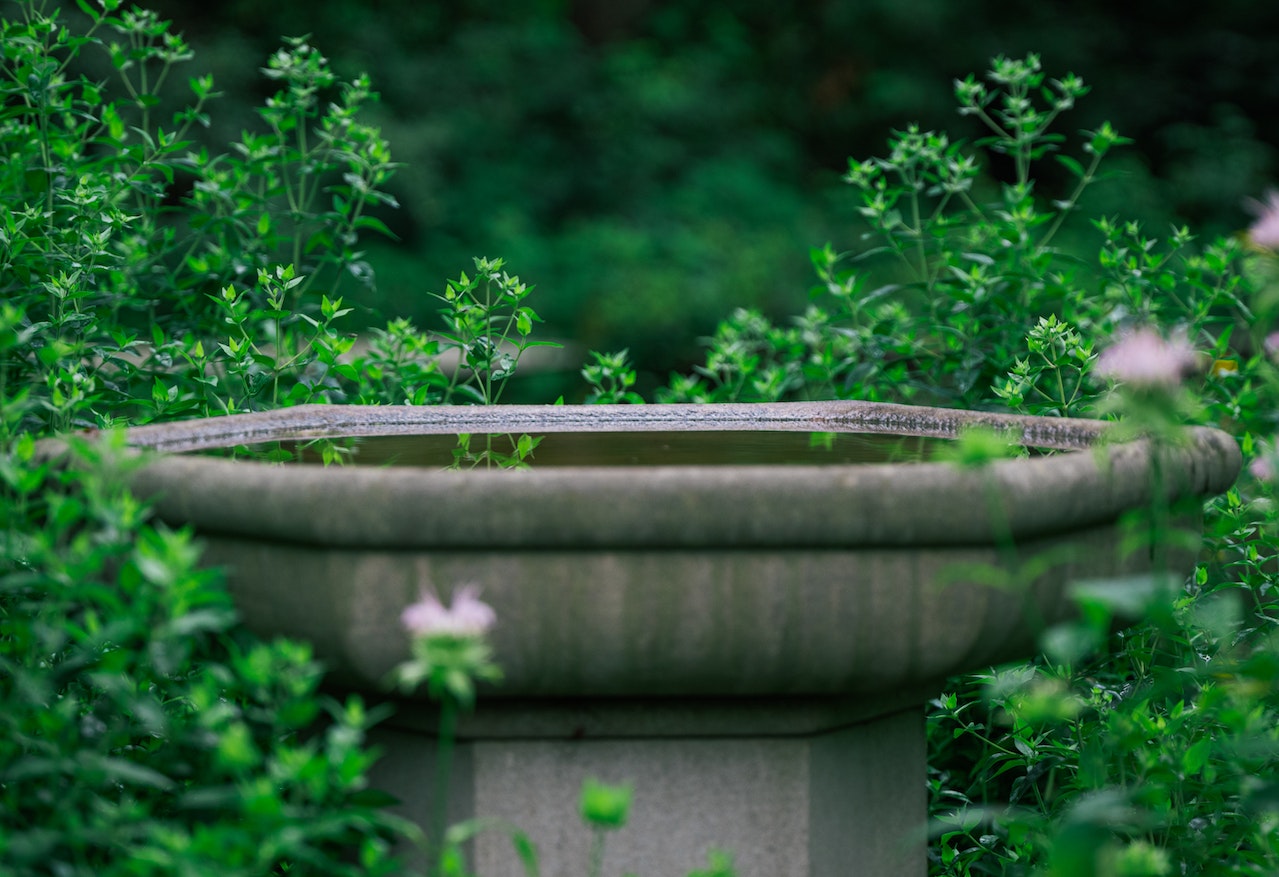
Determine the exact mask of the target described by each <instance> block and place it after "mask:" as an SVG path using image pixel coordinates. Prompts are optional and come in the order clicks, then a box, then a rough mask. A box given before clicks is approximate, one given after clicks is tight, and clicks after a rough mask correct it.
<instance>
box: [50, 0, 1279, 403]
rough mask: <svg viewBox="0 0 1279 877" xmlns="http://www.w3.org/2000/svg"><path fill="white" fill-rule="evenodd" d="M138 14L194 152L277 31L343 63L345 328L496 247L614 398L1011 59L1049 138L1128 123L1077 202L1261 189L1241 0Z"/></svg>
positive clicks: (738, 302) (773, 274) (1234, 204)
mask: <svg viewBox="0 0 1279 877" xmlns="http://www.w3.org/2000/svg"><path fill="white" fill-rule="evenodd" d="M67 5H69V6H70V5H72V4H70V3H68V4H67ZM145 5H147V6H148V7H150V8H154V9H156V10H157V11H158V12H160V13H161V15H162V16H163V17H165V18H169V19H172V20H173V21H174V23H175V26H176V29H177V30H178V31H180V32H182V33H183V34H184V35H185V36H186V38H187V40H188V42H190V43H191V45H192V47H193V49H194V50H195V52H196V58H197V60H196V61H195V62H194V64H193V65H189V66H190V67H191V68H192V69H190V70H189V71H188V72H189V75H196V74H197V73H202V72H205V71H212V72H214V73H215V75H216V79H217V83H218V86H219V88H220V90H221V91H223V92H224V93H225V96H224V97H223V99H222V101H221V105H220V106H219V107H218V110H217V112H216V113H214V116H215V118H216V119H217V120H218V121H217V123H216V124H218V125H221V126H223V127H222V128H219V129H216V130H212V131H210V132H209V136H210V137H211V138H213V141H214V142H217V143H222V144H225V143H228V142H230V141H233V140H236V139H238V138H239V134H240V130H241V129H243V128H248V129H253V128H255V127H256V123H255V118H254V111H253V107H255V106H258V105H260V103H261V101H262V100H263V99H264V98H265V97H267V96H268V95H269V94H270V93H271V91H272V90H273V88H274V84H273V83H271V82H268V81H267V80H265V79H264V78H263V77H262V76H261V73H260V71H259V68H261V67H262V66H263V65H264V63H265V60H266V58H267V57H268V56H269V55H270V54H271V53H272V52H274V51H275V49H276V48H278V47H279V45H280V39H281V37H283V36H297V35H302V34H309V35H310V39H311V42H312V44H313V45H315V46H316V47H317V48H319V49H320V50H321V51H322V52H323V53H325V54H326V55H327V56H328V57H329V58H330V59H331V61H332V62H333V65H334V68H335V71H336V72H337V73H338V74H339V75H340V76H342V77H351V76H353V75H355V74H356V73H359V72H361V71H366V72H368V73H369V74H371V76H372V78H373V83H374V87H375V89H376V90H378V91H379V92H380V93H381V96H382V102H381V105H380V107H379V108H378V109H377V111H376V116H375V118H373V121H374V122H375V123H376V124H378V125H380V126H381V127H382V130H383V133H384V135H385V136H386V137H387V139H388V140H389V141H390V143H391V146H392V149H393V154H394V158H396V159H397V160H398V161H401V162H403V164H404V166H403V168H402V169H401V170H400V172H399V173H398V175H397V177H396V178H395V180H394V183H393V185H392V190H393V191H394V193H395V194H396V196H397V197H398V199H399V202H400V204H401V207H400V209H399V210H396V211H388V212H387V213H385V214H383V215H382V216H381V218H382V219H383V220H384V221H385V222H386V223H387V224H388V225H389V226H390V227H391V229H392V230H393V231H394V232H395V234H396V235H397V237H398V240H397V241H387V242H384V243H383V242H378V243H375V244H374V245H373V246H372V247H371V249H370V251H369V260H370V262H371V263H372V264H373V266H374V268H375V270H376V272H377V281H378V283H377V286H378V293H377V296H376V297H375V298H374V299H373V300H372V301H370V302H367V303H366V304H368V305H369V307H370V310H369V311H367V312H365V314H364V318H365V319H366V320H367V322H368V323H369V324H370V325H371V324H375V323H376V322H378V321H379V320H385V318H387V317H391V316H408V317H412V318H414V319H415V320H416V321H417V322H418V323H419V324H420V325H422V326H424V327H427V328H430V327H433V326H435V325H436V323H437V320H436V317H435V310H436V307H437V305H438V303H437V302H436V301H435V300H434V299H432V298H431V297H430V295H429V294H430V293H431V292H436V291H439V290H440V289H442V287H443V284H444V280H445V278H446V277H451V276H455V275H456V273H457V272H458V271H459V270H461V269H463V268H467V267H469V266H470V264H471V257H472V256H477V255H486V256H502V257H504V258H505V259H506V260H507V261H508V264H509V265H510V267H511V270H513V271H514V272H517V273H519V274H520V275H521V277H522V279H524V280H525V281H526V282H529V283H532V284H535V285H536V286H537V287H538V290H539V294H538V302H539V304H538V310H539V311H540V312H541V314H542V316H543V317H544V318H545V320H546V322H547V326H546V328H545V331H544V332H542V333H540V334H542V337H559V338H561V339H563V340H565V341H567V342H570V347H569V350H570V352H571V353H576V354H577V356H576V358H575V359H574V360H573V362H574V363H575V364H573V365H567V366H566V368H568V369H569V374H572V373H573V372H575V371H576V366H577V365H580V363H581V362H582V360H583V359H584V357H585V354H584V351H585V350H587V349H600V350H613V349H619V348H622V347H628V348H629V349H630V351H631V355H632V358H633V360H634V361H635V363H636V364H637V365H638V367H639V369H640V372H641V385H640V386H641V389H647V388H648V387H651V386H652V385H654V384H661V383H664V382H665V381H666V379H667V377H668V374H669V372H671V371H673V370H687V369H688V367H689V365H690V364H691V363H692V362H693V361H694V360H695V359H697V358H698V346H699V345H698V339H699V338H701V337H704V336H707V335H709V334H710V333H711V332H712V331H713V329H714V327H715V325H716V323H717V322H718V321H719V320H721V319H722V318H724V317H726V316H727V315H728V314H729V312H730V311H731V310H732V309H733V308H735V307H739V306H746V307H754V308H758V309H760V310H761V311H762V312H763V313H765V314H767V315H769V316H770V317H772V318H775V319H785V318H786V317H787V316H788V315H791V314H797V313H799V312H801V311H802V309H803V307H804V305H805V302H806V300H807V290H808V288H809V286H810V285H811V284H812V282H813V274H812V269H811V267H810V265H809V259H808V248H809V247H810V246H814V245H820V244H822V243H824V242H826V241H833V242H834V244H835V247H836V248H837V249H855V248H856V247H857V246H858V242H859V238H860V236H861V234H862V232H863V231H864V230H865V228H864V226H863V225H862V223H861V221H860V219H859V218H858V217H857V214H856V211H855V203H854V198H853V193H852V192H851V191H850V190H848V189H847V187H845V186H844V185H843V184H842V183H841V182H840V177H841V175H842V173H843V172H844V171H845V170H846V168H847V159H848V158H849V157H850V156H853V157H856V158H858V159H863V158H868V157H871V156H875V155H881V154H883V152H884V149H885V145H884V144H885V138H886V137H887V135H888V132H889V131H890V130H891V129H901V128H904V127H905V126H906V125H907V124H909V123H911V122H918V123H919V124H920V125H921V126H922V127H923V128H925V129H937V130H945V131H949V132H950V133H951V135H952V137H954V138H964V137H973V136H977V131H976V129H975V128H973V127H971V123H970V121H969V120H966V119H963V118H960V117H959V116H958V115H957V114H956V112H955V102H954V98H953V95H952V91H951V87H950V84H951V83H952V81H953V80H954V79H956V78H962V77H963V76H965V75H967V74H968V73H970V72H978V71H981V70H983V69H985V65H986V62H987V60H988V59H989V58H990V57H992V56H994V55H997V54H1006V55H1010V56H1014V57H1020V56H1022V55H1024V54H1025V53H1026V52H1038V53H1040V54H1041V55H1042V57H1043V62H1044V69H1045V70H1047V71H1049V72H1050V75H1062V74H1064V73H1066V72H1068V71H1073V72H1075V73H1077V74H1079V75H1080V76H1082V77H1083V79H1084V81H1085V82H1086V83H1088V84H1089V85H1091V86H1092V87H1093V89H1094V90H1093V93H1092V94H1090V95H1089V96H1088V97H1086V98H1085V99H1084V100H1083V101H1082V102H1081V103H1080V106H1079V108H1078V109H1077V110H1076V111H1075V112H1073V113H1072V114H1071V115H1070V117H1069V120H1068V124H1069V125H1071V126H1073V128H1072V129H1069V130H1065V131H1063V132H1061V133H1064V134H1066V135H1068V136H1069V137H1071V138H1075V137H1076V136H1077V134H1078V131H1079V130H1080V129H1085V128H1092V127H1095V126H1096V125H1097V124H1099V123H1100V122H1101V121H1103V120H1109V121H1111V122H1112V123H1113V124H1114V125H1115V127H1116V128H1117V129H1118V131H1119V132H1120V133H1121V134H1124V135H1126V136H1129V137H1133V138H1135V140H1136V145H1135V146H1134V147H1130V148H1128V149H1127V150H1124V151H1122V152H1121V153H1118V154H1116V155H1115V156H1114V157H1113V159H1112V160H1111V162H1110V167H1111V169H1112V170H1115V169H1118V170H1119V171H1120V173H1119V174H1118V175H1117V176H1116V177H1115V178H1114V179H1113V180H1111V181H1110V182H1109V183H1108V184H1106V185H1103V186H1098V187H1096V189H1095V190H1094V194H1092V195H1091V196H1090V200H1087V203H1085V204H1084V205H1083V206H1084V212H1085V213H1086V214H1088V213H1091V214H1093V215H1096V213H1097V212H1101V213H1116V214H1120V215H1122V216H1123V217H1125V218H1133V219H1139V220H1142V221H1143V222H1145V223H1147V224H1148V227H1149V228H1150V230H1151V231H1152V233H1155V234H1158V235H1161V236H1162V235H1163V234H1164V233H1165V229H1166V228H1167V226H1168V224H1170V223H1182V222H1189V223H1190V224H1191V225H1192V228H1193V229H1194V230H1195V231H1196V232H1197V233H1199V234H1201V235H1204V236H1213V235H1217V234H1230V233H1234V232H1236V231H1237V230H1239V229H1241V228H1242V227H1244V226H1245V225H1247V223H1248V222H1249V219H1250V215H1249V213H1248V212H1247V206H1246V202H1247V199H1249V198H1256V197H1260V196H1261V195H1262V193H1263V192H1264V191H1265V189H1266V188H1267V187H1268V186H1271V185H1274V184H1275V183H1276V182H1279V180H1277V179H1276V177H1277V175H1279V159H1277V155H1276V144H1279V136H1277V135H1279V130H1277V129H1279V114H1276V113H1275V112H1274V109H1275V108H1276V107H1279V67H1277V66H1276V64H1275V59H1277V58H1279V4H1266V3H1256V2H1255V0H1219V2H1217V3H1214V4H1186V3H1167V2H1155V0H1135V2H1131V3H1126V4H1115V3H1112V2H1108V0H1036V2H1029V3H1022V4H1017V5H1016V6H1015V7H1010V6H1008V5H1007V4H1003V3H997V2H995V0H856V2H851V0H843V2H840V0H804V2H798V3H786V4H783V3H777V2H775V0H720V2H697V0H504V2H501V3H493V2H482V0H432V2H427V3H422V2H418V0H363V2H359V0H277V2H273V3H260V2H257V0H228V2H220V3H191V2H189V0H150V2H148V3H146V4H145ZM1014 10H1015V11H1014ZM1075 154H1077V153H1075ZM1003 171H1004V169H1002V168H1000V167H999V166H998V165H997V164H996V165H994V166H992V167H990V168H988V169H987V173H988V174H989V175H990V176H991V178H992V179H994V180H998V179H1000V178H1001V175H1002V173H1003ZM1037 178H1038V180H1039V182H1038V185H1039V186H1041V192H1040V194H1042V195H1043V196H1045V197H1053V196H1054V195H1060V194H1061V193H1060V192H1058V191H1053V187H1054V186H1059V187H1061V188H1062V189H1064V188H1065V187H1066V186H1067V184H1068V182H1069V179H1068V177H1066V175H1065V174H1064V173H1062V174H1061V175H1058V176H1054V174H1053V173H1052V171H1051V169H1050V168H1049V167H1048V166H1047V165H1044V166H1043V167H1041V168H1040V170H1039V172H1038V173H1037ZM1062 240H1063V242H1064V245H1066V246H1070V245H1071V242H1072V241H1075V242H1077V243H1078V245H1079V246H1080V247H1081V248H1082V249H1081V252H1087V251H1088V249H1089V248H1090V249H1091V252H1093V253H1095V252H1096V246H1097V243H1098V241H1099V240H1100V238H1099V236H1098V235H1097V233H1096V232H1095V231H1093V230H1091V229H1089V228H1088V227H1087V226H1086V225H1085V226H1083V227H1080V228H1076V229H1074V230H1073V237H1072V236H1071V235H1066V236H1063V238H1062ZM545 392H546V389H545V388H539V390H538V391H537V395H538V396H541V397H542V398H541V401H545ZM570 392H571V391H570ZM551 398H553V396H552V397H551ZM512 401H515V399H512ZM570 401H575V400H572V399H570Z"/></svg>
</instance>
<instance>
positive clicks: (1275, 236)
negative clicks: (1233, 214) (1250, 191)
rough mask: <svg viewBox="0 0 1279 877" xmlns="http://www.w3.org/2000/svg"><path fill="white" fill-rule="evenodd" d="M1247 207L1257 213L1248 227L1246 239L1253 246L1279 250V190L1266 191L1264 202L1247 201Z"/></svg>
mask: <svg viewBox="0 0 1279 877" xmlns="http://www.w3.org/2000/svg"><path fill="white" fill-rule="evenodd" d="M1248 207H1249V209H1251V210H1252V212H1253V213H1255V214H1256V215H1257V221H1256V222H1254V223H1253V224H1252V225H1251V226H1249V227H1248V240H1249V241H1251V242H1252V245H1253V246H1255V247H1261V248H1262V249H1265V250H1279V191H1275V190H1271V191H1269V192H1267V193H1266V200H1265V202H1261V201H1249V202H1248Z"/></svg>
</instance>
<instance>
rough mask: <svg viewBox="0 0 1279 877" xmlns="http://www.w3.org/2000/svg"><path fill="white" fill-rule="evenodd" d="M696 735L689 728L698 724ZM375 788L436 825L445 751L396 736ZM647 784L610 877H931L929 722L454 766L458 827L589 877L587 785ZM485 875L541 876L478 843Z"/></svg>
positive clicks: (903, 715) (489, 753) (565, 742)
mask: <svg viewBox="0 0 1279 877" xmlns="http://www.w3.org/2000/svg"><path fill="white" fill-rule="evenodd" d="M682 724H683V725H684V727H685V728H687V725H688V723H687V722H684V723H682ZM373 742H374V743H375V744H376V745H378V746H380V747H382V748H383V749H384V751H385V753H386V755H385V757H384V758H383V760H382V761H381V762H380V763H379V765H378V768H377V769H376V770H375V773H374V781H375V782H376V783H377V784H378V785H379V786H380V787H381V788H383V789H385V790H386V791H388V792H390V793H391V794H393V795H395V796H396V797H398V798H400V799H401V801H402V802H403V803H402V805H401V808H400V812H401V813H402V815H404V816H407V817H408V818H410V819H412V820H414V821H415V822H417V823H418V824H420V825H423V826H425V825H426V824H427V823H428V822H429V820H430V813H431V794H432V791H431V790H432V789H433V788H434V786H433V782H432V769H433V765H434V754H435V741H434V740H433V739H432V737H430V736H429V735H428V734H427V733H425V731H424V730H414V729H412V728H408V729H406V728H402V727H401V728H397V727H395V726H394V725H393V724H392V725H388V726H384V727H381V728H379V729H377V731H376V732H375V733H374V740H373ZM588 777H593V778H595V779H598V780H600V781H601V782H605V783H610V784H619V783H629V784H631V785H632V786H633V787H634V799H633V804H632V807H631V815H630V821H629V823H628V824H627V825H626V827H624V828H622V829H619V830H616V831H611V832H609V834H608V838H607V844H606V847H605V858H604V870H603V873H606V874H627V873H634V874H639V875H644V877H682V875H685V874H687V873H688V872H689V871H691V870H694V869H696V868H700V867H705V865H706V861H707V854H708V852H710V851H711V850H723V851H725V852H727V853H729V854H730V855H731V857H732V860H733V863H734V865H735V867H736V870H737V873H738V875H739V877H792V875H793V877H883V875H894V877H899V875H905V877H923V875H924V874H925V873H926V870H927V868H926V862H925V858H924V853H923V849H922V829H923V827H924V823H925V818H926V807H927V802H926V797H925V794H926V789H925V780H926V768H925V743H924V722H923V716H922V710H921V709H919V708H912V709H909V710H903V711H898V712H895V713H892V714H889V715H886V716H881V717H878V718H873V719H869V720H865V721H861V722H858V723H857V724H853V725H849V726H846V727H842V728H838V729H834V730H829V731H824V732H820V733H813V734H805V735H778V736H699V735H696V734H691V733H681V734H680V735H679V736H636V737H629V738H627V737H610V738H603V739H595V738H585V739H563V738H560V739H527V738H518V737H517V738H513V739H491V738H490V739H473V740H461V741H459V743H458V745H457V749H456V753H455V758H454V761H453V772H452V777H451V779H452V782H451V785H452V794H451V796H450V812H449V821H450V822H456V821H460V820H463V819H471V818H475V817H477V816H478V817H483V818H487V819H495V820H500V821H502V822H504V823H507V824H510V825H513V826H515V827H518V828H519V829H520V830H522V831H523V832H525V833H526V834H527V835H528V837H529V838H530V839H531V840H532V841H533V842H534V843H535V844H536V845H537V848H538V853H539V860H540V864H541V873H542V874H546V875H559V874H574V873H585V872H586V869H587V863H588V860H589V854H590V852H589V851H590V844H591V832H590V830H589V829H587V828H586V827H585V826H584V825H583V824H582V819H581V816H580V815H579V812H578V802H579V797H580V791H581V785H582V781H583V780H584V779H586V778H588ZM472 853H473V859H472V860H471V862H472V864H473V867H474V870H475V872H476V873H477V874H480V875H482V877H525V872H524V870H523V868H522V866H521V865H520V862H519V859H518V857H517V856H516V854H515V851H514V848H513V846H512V844H511V842H510V839H509V834H508V833H507V832H505V831H502V830H500V829H499V830H494V831H490V832H487V833H485V834H482V835H481V836H480V837H479V838H478V839H477V840H476V841H475V843H474V847H473V851H472Z"/></svg>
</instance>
